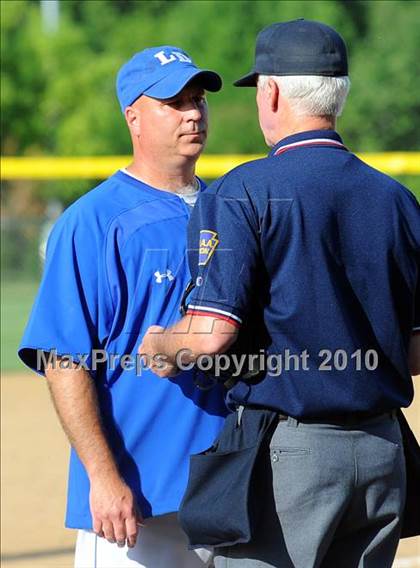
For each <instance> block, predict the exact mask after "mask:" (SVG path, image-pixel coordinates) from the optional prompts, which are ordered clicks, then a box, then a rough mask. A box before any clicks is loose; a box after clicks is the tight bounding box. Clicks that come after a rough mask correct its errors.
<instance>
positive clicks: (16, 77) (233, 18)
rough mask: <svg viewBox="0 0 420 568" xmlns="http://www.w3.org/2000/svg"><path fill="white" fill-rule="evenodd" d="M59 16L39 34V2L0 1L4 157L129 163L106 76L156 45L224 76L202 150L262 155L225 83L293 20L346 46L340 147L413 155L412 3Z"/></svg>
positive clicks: (68, 12)
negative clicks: (334, 35)
mask: <svg viewBox="0 0 420 568" xmlns="http://www.w3.org/2000/svg"><path fill="white" fill-rule="evenodd" d="M59 10H60V15H59V25H58V28H57V30H56V31H48V30H47V29H45V23H44V24H43V20H42V16H41V10H40V3H39V2H38V1H34V0H6V1H3V2H1V38H2V40H1V58H2V69H1V80H2V108H3V112H2V117H1V121H2V122H1V128H2V134H3V136H2V146H1V151H2V154H3V155H80V156H83V155H98V154H103V155H106V154H129V153H130V143H129V138H128V136H127V133H126V128H125V124H124V121H123V119H122V116H121V114H120V111H119V107H118V104H117V100H116V97H115V94H114V81H115V74H116V72H117V70H118V68H119V67H120V66H121V64H122V63H123V62H124V61H125V60H127V59H128V58H129V57H130V56H131V55H132V54H133V53H134V52H136V51H139V50H141V49H143V48H145V47H147V46H150V45H156V44H173V45H180V46H182V47H183V48H184V49H186V50H187V51H188V52H190V53H191V54H192V56H193V58H194V59H195V61H196V62H197V63H198V64H199V65H200V66H203V67H208V68H214V69H215V70H217V71H218V72H220V73H221V75H222V76H223V79H224V89H223V91H222V92H221V93H218V94H215V95H210V97H209V99H210V105H211V113H212V118H213V120H212V124H211V136H210V138H209V143H208V147H207V152H208V153H226V152H240V153H251V152H265V151H266V148H265V146H264V142H263V139H262V136H261V134H260V131H259V128H258V125H257V120H256V113H255V102H254V96H255V93H254V91H253V89H236V88H234V87H232V81H233V80H234V79H236V78H238V77H239V76H240V75H242V74H243V73H244V72H246V71H248V70H249V68H250V67H251V65H252V63H253V57H254V46H255V37H256V34H257V32H258V31H259V30H260V29H261V28H262V27H263V26H265V25H268V24H270V23H272V22H274V21H281V20H289V19H293V18H298V17H305V18H308V19H315V20H320V21H323V22H325V23H327V24H329V25H331V26H333V27H335V28H336V29H337V30H338V31H339V32H340V33H341V34H342V35H343V36H344V37H345V39H346V41H347V44H348V48H349V56H350V73H351V80H352V90H351V93H350V96H349V100H348V103H347V107H346V109H345V113H344V116H343V118H342V119H341V120H340V123H339V128H340V131H341V132H342V134H343V136H344V138H345V141H346V143H347V144H348V145H349V146H350V147H351V148H352V149H354V150H355V151H358V152H363V151H383V150H414V149H416V148H418V142H419V131H420V99H419V97H418V93H419V92H420V74H419V72H418V58H419V53H420V34H419V33H418V26H419V21H420V3H419V2H416V1H359V0H353V1H347V0H343V1H339V0H337V1H332V0H328V1H302V0H295V1H277V2H273V1H248V0H235V1H230V0H216V1H214V0H213V1H210V0H166V1H165V0H147V1H131V0H65V1H61V2H59ZM416 69H417V71H416ZM244 133H246V135H244Z"/></svg>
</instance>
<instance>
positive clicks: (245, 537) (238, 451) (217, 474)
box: [178, 407, 278, 546]
mask: <svg viewBox="0 0 420 568" xmlns="http://www.w3.org/2000/svg"><path fill="white" fill-rule="evenodd" d="M277 423H278V413H277V412H274V411H272V410H266V409H258V408H246V409H245V410H244V409H243V407H240V409H239V411H238V412H236V413H233V414H230V415H229V416H228V417H227V418H226V422H225V425H224V427H223V430H222V432H221V433H220V435H219V437H218V439H217V440H216V442H215V443H214V445H213V446H212V447H211V448H209V449H208V450H206V451H204V452H202V453H201V454H196V455H193V456H191V458H190V474H189V480H188V486H187V490H186V493H185V496H184V499H183V501H182V503H181V506H180V510H179V513H178V518H179V522H180V524H181V527H182V528H183V530H184V531H185V532H186V534H187V535H188V538H189V543H190V546H206V545H210V546H230V545H234V544H239V543H246V542H249V541H250V540H251V538H252V536H253V534H254V528H255V527H256V526H257V524H258V520H259V508H260V507H261V506H262V504H263V503H264V498H263V495H264V493H265V492H266V488H267V487H269V486H270V484H271V482H270V471H271V467H270V461H269V460H270V456H269V452H267V451H265V452H264V451H262V450H263V449H266V448H267V447H268V446H269V443H270V438H271V435H272V433H273V431H274V429H275V427H276V425H277Z"/></svg>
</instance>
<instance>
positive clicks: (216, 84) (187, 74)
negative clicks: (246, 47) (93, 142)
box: [117, 45, 222, 112]
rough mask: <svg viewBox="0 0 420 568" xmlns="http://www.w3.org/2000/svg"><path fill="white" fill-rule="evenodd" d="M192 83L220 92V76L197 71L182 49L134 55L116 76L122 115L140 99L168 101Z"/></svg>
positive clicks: (151, 50)
mask: <svg viewBox="0 0 420 568" xmlns="http://www.w3.org/2000/svg"><path fill="white" fill-rule="evenodd" d="M192 79H196V80H197V81H198V82H199V83H200V85H201V86H202V87H203V89H206V90H207V91H213V92H215V91H220V89H221V88H222V79H221V78H220V75H218V74H217V73H215V72H214V71H209V70H208V69H200V68H199V67H197V66H196V65H195V63H194V62H193V60H192V59H191V57H190V56H189V55H188V53H186V52H185V51H184V50H183V49H180V48H179V47H175V46H173V45H160V46H159V47H150V48H147V49H144V50H143V51H140V52H139V53H136V54H135V55H134V56H133V57H132V58H131V59H130V60H129V61H127V63H125V64H124V65H123V66H122V67H121V69H120V70H119V72H118V75H117V96H118V101H119V103H120V106H121V110H122V112H124V110H125V109H126V107H128V106H129V105H131V104H133V103H134V101H135V100H136V99H138V98H139V97H140V96H141V95H147V96H148V97H152V98H155V99H169V98H171V97H174V96H175V95H177V94H178V93H179V92H180V91H182V89H183V88H184V87H185V86H186V85H187V84H188V83H189V82H190V81H192Z"/></svg>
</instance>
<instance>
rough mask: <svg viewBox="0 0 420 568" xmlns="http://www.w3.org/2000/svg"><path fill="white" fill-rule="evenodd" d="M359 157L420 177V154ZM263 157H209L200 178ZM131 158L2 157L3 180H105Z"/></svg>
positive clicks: (395, 172)
mask: <svg viewBox="0 0 420 568" xmlns="http://www.w3.org/2000/svg"><path fill="white" fill-rule="evenodd" d="M358 156H359V157H360V158H361V159H362V160H364V161H365V162H367V163H368V164H369V165H371V166H373V167H374V168H376V169H378V170H381V171H383V172H385V173H388V174H391V175H399V174H400V175H401V174H407V175H420V152H383V153H363V154H358ZM261 157H263V156H262V155H261V156H260V155H256V154H255V155H245V154H222V155H207V156H203V157H202V158H200V160H199V161H198V164H197V173H198V175H200V176H202V177H204V178H210V179H214V178H217V177H219V176H221V175H223V174H224V173H226V172H227V171H229V170H231V169H232V168H234V167H235V166H238V165H240V164H243V163H244V162H248V161H249V160H254V159H255V158H261ZM130 161H131V157H130V156H92V157H71V158H64V157H30V158H28V157H25V158H23V157H2V158H1V159H0V170H1V179H3V180H17V179H32V180H34V179H64V178H66V179H105V178H107V177H108V176H109V175H111V174H112V173H113V172H115V170H117V169H119V168H122V167H124V166H126V165H127V164H129V163H130Z"/></svg>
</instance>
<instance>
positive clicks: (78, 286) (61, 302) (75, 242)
mask: <svg viewBox="0 0 420 568" xmlns="http://www.w3.org/2000/svg"><path fill="white" fill-rule="evenodd" d="M81 216H82V214H81V213H80V212H79V211H78V210H75V209H72V208H70V210H68V211H67V212H66V213H64V215H63V216H62V217H61V218H60V219H59V220H58V222H57V223H56V225H55V227H54V228H53V230H52V233H51V235H50V237H49V240H48V245H47V255H46V264H45V267H44V273H43V278H42V282H41V285H40V288H39V292H38V295H37V298H36V300H35V303H34V306H33V309H32V312H31V315H30V318H29V321H28V324H27V327H26V330H25V333H24V336H23V339H22V342H21V345H20V349H19V356H20V357H21V359H22V360H23V362H24V363H25V364H26V365H28V366H29V367H30V368H32V369H33V370H36V371H38V372H43V370H44V369H43V364H42V361H40V359H39V353H40V351H44V352H52V351H53V352H54V351H55V352H56V353H57V355H62V356H65V355H66V356H71V357H73V359H74V360H75V361H79V358H80V357H79V354H89V358H88V359H87V361H88V362H89V360H90V354H91V351H92V349H95V348H98V349H99V348H101V347H103V345H104V343H105V341H106V338H107V334H108V322H109V319H110V317H109V316H110V312H111V310H112V307H111V301H110V295H109V289H108V279H107V274H106V271H105V270H104V256H105V255H104V245H103V243H104V239H103V234H102V230H101V228H100V227H99V226H98V225H97V223H96V222H95V218H94V217H93V216H92V218H90V217H89V218H80V217H81Z"/></svg>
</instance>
